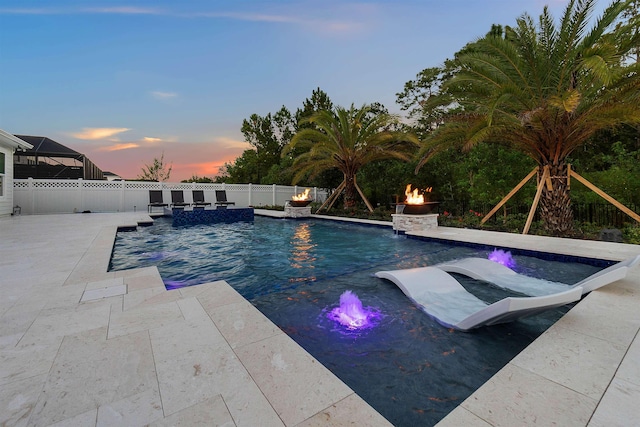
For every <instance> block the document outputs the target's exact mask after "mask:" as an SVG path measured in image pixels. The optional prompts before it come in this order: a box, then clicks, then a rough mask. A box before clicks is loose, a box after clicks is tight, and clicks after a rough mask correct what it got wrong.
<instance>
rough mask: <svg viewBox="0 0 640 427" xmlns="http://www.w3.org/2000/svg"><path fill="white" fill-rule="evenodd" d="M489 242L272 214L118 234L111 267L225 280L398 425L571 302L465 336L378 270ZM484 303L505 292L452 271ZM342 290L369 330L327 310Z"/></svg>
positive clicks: (466, 390)
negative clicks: (354, 300)
mask: <svg viewBox="0 0 640 427" xmlns="http://www.w3.org/2000/svg"><path fill="white" fill-rule="evenodd" d="M488 252H489V251H487V250H485V249H476V248H469V247H460V246H453V245H448V244H443V243H435V242H424V241H420V240H415V239H408V238H406V237H404V236H401V235H400V236H399V235H396V234H394V233H393V232H392V231H391V230H390V228H377V227H367V226H359V225H356V224H351V223H349V224H343V223H335V222H333V221H321V220H276V219H271V218H264V217H256V218H255V220H254V221H253V222H238V223H232V224H216V225H199V226H191V227H172V226H171V221H170V220H168V219H158V220H156V224H155V225H153V226H151V227H146V228H139V229H138V230H137V231H135V232H121V233H118V236H117V239H116V244H115V247H114V251H113V256H112V260H111V266H110V268H111V269H112V270H120V269H127V268H136V267H144V266H152V265H155V266H157V267H158V269H159V271H160V273H161V275H162V277H163V280H164V281H165V284H166V286H167V287H168V288H172V287H179V286H191V285H196V284H199V283H206V282H210V281H215V280H226V281H227V282H228V283H229V284H230V285H231V286H233V287H234V288H235V289H236V290H237V291H238V292H240V294H242V295H243V296H244V297H245V298H247V299H248V300H249V301H251V303H252V304H254V306H256V307H257V308H258V309H259V310H260V311H261V312H263V313H264V314H265V315H266V316H267V317H268V318H269V319H271V320H272V321H273V322H274V323H275V324H277V325H278V326H279V327H280V328H281V329H282V330H284V331H285V332H286V333H287V334H288V335H289V336H291V337H292V338H293V339H294V340H295V341H296V342H298V343H299V344H300V345H301V346H302V347H304V348H305V349H306V350H307V351H308V352H309V353H311V354H312V355H313V356H314V357H315V358H316V359H318V360H319V361H320V362H321V363H323V364H324V365H325V366H326V367H327V368H329V369H330V370H331V371H332V372H334V373H335V374H336V375H337V376H338V377H339V378H341V379H342V380H343V381H344V382H345V383H346V384H347V385H349V386H350V387H351V388H352V389H353V390H354V391H356V392H357V393H358V394H359V395H360V396H361V397H362V398H364V399H365V400H366V401H367V402H368V403H369V404H370V405H371V406H373V407H374V408H375V409H376V410H378V411H379V412H380V413H381V414H382V415H383V416H385V417H386V418H387V419H388V420H389V421H391V422H392V423H393V424H394V425H397V426H414V425H433V424H435V423H436V422H437V421H439V420H440V419H442V418H443V417H444V416H445V415H446V414H447V413H449V412H450V411H451V410H452V409H453V408H455V407H456V406H457V405H458V404H460V403H461V402H462V401H463V400H464V399H465V398H466V397H468V396H469V395H470V394H471V393H473V391H475V390H476V389H477V388H478V387H479V386H480V385H482V384H483V383H484V382H485V381H487V380H488V379H489V378H490V377H491V376H492V375H493V374H494V373H495V372H497V371H498V370H499V369H500V368H501V367H502V366H504V365H505V364H506V363H507V362H508V361H509V360H511V359H512V358H513V357H514V356H515V355H516V354H517V353H518V352H520V351H521V350H522V349H523V348H524V347H526V346H527V345H528V344H529V343H531V342H532V341H533V340H534V339H535V338H536V337H537V336H539V335H540V334H541V333H542V332H543V331H544V330H546V329H547V328H548V327H549V326H550V325H552V324H553V323H554V322H555V321H556V320H557V319H558V318H559V317H560V316H562V314H564V313H565V312H566V311H567V310H568V307H563V308H560V309H556V310H550V311H548V312H545V313H544V314H543V315H540V316H536V317H532V318H528V319H524V320H521V321H518V322H514V323H510V324H506V325H498V326H492V327H488V328H482V329H479V330H475V331H472V332H466V333H465V332H457V331H453V330H450V329H446V328H444V327H442V326H441V325H439V324H438V323H437V322H435V321H434V320H433V319H431V318H430V317H429V316H427V315H426V314H425V313H424V312H422V311H421V310H419V309H418V308H417V307H416V306H415V305H414V304H413V303H412V302H411V301H410V300H409V299H408V298H407V297H406V296H405V295H404V294H403V293H402V292H401V291H400V290H399V289H398V288H397V287H396V286H395V285H393V284H391V283H390V282H387V281H385V280H383V279H378V278H376V277H374V276H373V274H374V273H375V272H376V271H379V270H389V269H398V268H410V267H418V266H425V265H433V264H437V263H439V262H443V261H448V260H452V259H456V258H461V257H467V256H483V257H486V256H487V255H488ZM515 259H516V262H517V267H516V270H518V271H519V272H521V273H523V274H528V275H531V276H534V277H540V278H545V279H549V280H555V281H561V282H565V283H573V282H576V281H579V280H581V279H583V278H584V277H587V276H588V275H590V274H592V273H594V272H595V271H597V270H598V268H597V267H592V266H589V265H585V264H580V263H567V262H554V261H544V260H540V259H537V258H534V257H524V256H522V257H520V256H515ZM456 277H457V278H458V279H459V280H460V281H461V282H462V283H463V285H464V286H465V287H467V289H468V290H470V291H471V292H472V293H474V294H476V295H477V296H479V297H480V298H482V299H484V300H485V301H487V302H493V301H496V300H498V299H500V298H503V297H505V296H508V295H513V294H509V293H506V292H505V291H502V290H499V289H496V288H493V287H491V286H488V285H487V284H486V283H482V282H477V281H474V280H471V279H467V278H465V277H463V276H456ZM345 290H351V291H353V292H355V293H356V294H357V295H358V297H359V298H360V300H362V303H363V305H365V306H370V307H375V308H376V309H377V310H378V311H379V313H380V314H381V319H380V320H379V322H378V324H377V326H376V327H375V328H371V329H366V330H363V331H353V330H347V329H345V328H344V327H342V326H341V325H337V324H336V323H334V322H333V321H331V320H330V319H329V318H328V317H327V313H328V312H329V311H330V310H331V309H333V308H335V307H336V306H337V305H338V304H339V299H340V295H341V294H342V293H343V292H344V291H345Z"/></svg>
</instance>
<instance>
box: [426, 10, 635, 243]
mask: <svg viewBox="0 0 640 427" xmlns="http://www.w3.org/2000/svg"><path fill="white" fill-rule="evenodd" d="M594 3H595V1H594V0H570V1H569V4H568V5H567V8H566V9H565V12H564V15H563V17H562V19H561V21H560V23H559V26H556V24H555V23H554V20H553V18H552V16H551V15H550V14H549V11H548V9H547V8H546V7H545V8H544V11H543V13H542V14H541V15H540V17H539V20H538V24H537V25H536V24H535V23H534V20H533V19H532V18H531V17H530V16H529V15H527V14H525V15H523V16H522V17H520V18H519V19H518V20H517V25H516V26H515V27H513V28H510V27H507V28H506V29H505V34H504V37H501V36H497V35H495V34H489V35H487V36H486V37H484V38H482V39H480V40H479V41H477V42H475V43H473V45H472V46H470V47H469V49H467V51H466V52H465V53H462V54H460V55H458V56H457V57H456V59H455V62H456V65H457V70H456V71H455V72H454V73H453V77H452V78H450V79H448V80H447V81H446V82H445V83H444V85H443V87H442V88H443V90H442V93H443V94H446V96H444V95H443V96H436V97H433V98H431V99H430V100H428V101H427V103H426V104H427V105H425V108H428V109H432V108H441V107H446V106H451V101H452V100H455V102H456V107H460V108H462V109H463V111H462V112H460V111H458V110H453V111H452V112H451V113H447V114H446V115H445V116H444V117H443V123H444V124H443V125H441V126H439V127H438V128H437V129H436V130H435V131H434V132H432V134H431V136H430V138H429V139H428V141H427V143H426V144H425V145H424V147H423V149H422V150H421V154H422V159H421V162H420V164H419V166H421V165H423V164H424V163H425V162H426V161H428V160H429V159H430V158H431V157H432V156H433V155H434V154H436V153H437V152H439V151H441V150H444V149H447V148H450V147H462V148H464V149H466V150H468V149H470V148H472V147H474V146H476V145H478V144H479V143H481V142H490V143H499V144H504V145H506V146H509V147H512V148H514V149H517V150H519V151H522V152H523V153H525V154H526V155H527V156H529V157H531V158H532V159H533V160H534V161H535V162H536V164H537V165H538V168H539V169H538V170H539V176H542V175H543V171H544V170H545V168H548V171H549V173H550V177H551V181H552V183H553V185H552V188H548V187H547V186H545V187H544V189H543V191H542V195H541V199H540V215H541V217H542V219H543V220H544V223H545V227H546V228H547V230H549V231H551V232H552V233H554V234H558V235H562V234H565V233H568V232H569V231H571V229H572V226H573V215H572V210H571V198H570V194H569V188H568V183H567V175H568V174H567V172H568V171H567V157H568V156H569V155H570V154H571V153H572V152H573V151H574V150H575V149H576V148H577V147H580V146H581V145H582V144H584V143H585V142H586V141H587V140H588V138H589V137H590V136H592V135H594V134H595V133H596V132H598V131H599V130H602V129H607V128H614V127H616V126H619V125H620V124H621V123H633V124H635V123H639V122H640V103H639V102H638V93H639V90H640V73H638V71H640V70H638V64H637V63H632V64H629V63H625V62H623V61H622V59H623V58H624V57H625V55H627V54H628V52H629V49H630V48H631V45H632V43H630V40H629V39H630V37H631V36H630V35H629V34H630V33H628V32H627V33H624V34H620V33H612V32H608V31H610V28H611V27H612V26H613V24H615V22H616V19H617V18H618V17H619V16H620V14H621V12H622V11H623V10H624V9H625V7H626V6H627V5H628V3H629V1H621V0H618V1H614V2H613V3H612V4H611V5H610V6H609V7H608V8H607V9H606V10H605V11H604V13H603V15H602V17H600V19H598V20H597V21H596V22H595V23H594V24H593V26H592V28H591V29H589V30H587V27H588V24H589V19H590V16H591V13H592V11H593V7H594Z"/></svg>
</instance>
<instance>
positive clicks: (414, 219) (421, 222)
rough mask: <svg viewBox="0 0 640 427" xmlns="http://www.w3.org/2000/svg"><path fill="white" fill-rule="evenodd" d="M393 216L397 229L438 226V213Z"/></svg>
mask: <svg viewBox="0 0 640 427" xmlns="http://www.w3.org/2000/svg"><path fill="white" fill-rule="evenodd" d="M391 217H392V218H393V229H394V230H395V231H403V232H407V231H420V230H426V229H428V228H435V227H437V226H438V214H427V215H405V214H393V215H391Z"/></svg>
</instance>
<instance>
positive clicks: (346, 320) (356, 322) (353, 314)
mask: <svg viewBox="0 0 640 427" xmlns="http://www.w3.org/2000/svg"><path fill="white" fill-rule="evenodd" d="M327 317H328V318H329V319H331V320H333V321H334V322H337V323H339V324H341V325H343V326H346V327H347V329H349V330H355V329H367V328H372V327H374V326H376V325H377V323H378V320H379V319H380V318H381V314H380V312H379V311H378V310H377V309H375V308H372V307H363V306H362V302H361V301H360V299H359V298H358V296H357V295H356V294H354V293H353V292H351V291H344V292H343V293H342V295H340V306H339V307H336V308H334V309H333V310H331V311H330V312H329V313H328V314H327Z"/></svg>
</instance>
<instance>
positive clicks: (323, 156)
mask: <svg viewBox="0 0 640 427" xmlns="http://www.w3.org/2000/svg"><path fill="white" fill-rule="evenodd" d="M397 121H398V119H397V117H395V116H392V115H390V114H384V113H379V114H373V113H372V112H371V107H370V106H366V105H365V106H362V107H361V108H355V107H354V106H353V105H352V106H351V108H350V109H348V110H347V109H344V108H342V107H337V108H336V109H335V111H327V110H321V111H318V112H316V113H315V114H313V115H312V116H310V117H309V118H307V119H305V120H304V122H308V123H311V124H313V125H314V127H305V128H303V129H301V130H300V131H299V132H298V133H296V134H295V136H294V137H293V138H292V140H291V143H290V144H289V145H288V146H287V148H286V149H285V151H284V153H283V154H284V155H287V153H288V152H290V151H294V150H300V151H297V152H301V153H302V154H300V155H298V156H297V157H296V158H295V159H294V162H293V168H294V170H296V172H297V173H296V175H295V176H294V181H293V182H294V183H296V182H297V181H298V180H299V179H300V178H302V177H305V176H307V174H310V175H311V177H313V176H317V175H318V174H320V173H322V172H324V171H326V170H330V169H337V170H339V171H340V172H341V173H342V175H343V179H342V183H341V184H340V185H339V186H338V190H337V191H338V193H339V192H341V191H342V190H343V189H344V207H345V208H346V209H353V208H354V207H355V205H356V194H360V196H361V197H362V199H363V201H364V202H365V203H366V204H367V207H368V208H369V210H373V209H372V207H371V205H370V203H369V202H368V200H367V199H366V197H365V196H364V194H363V193H362V191H361V190H360V188H359V187H358V185H357V183H356V174H357V173H358V171H359V170H360V169H361V168H362V167H363V166H364V165H366V164H368V163H371V162H374V161H377V160H384V159H390V158H396V159H401V160H408V159H409V158H410V150H411V148H412V147H416V146H417V144H418V143H419V141H418V138H417V137H416V136H415V135H413V134H411V133H407V132H402V131H396V130H390V129H392V128H393V127H394V125H395V124H396V123H397Z"/></svg>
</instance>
